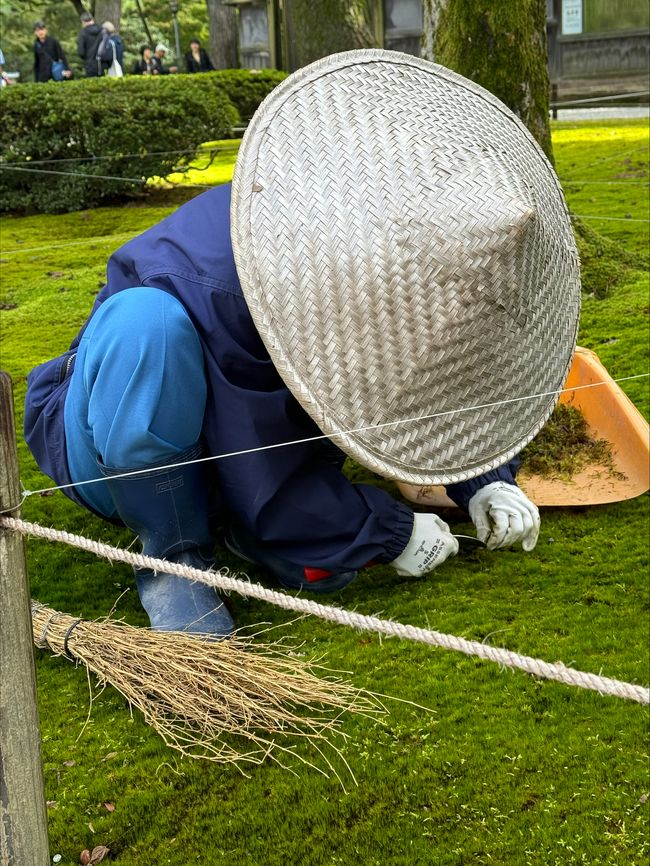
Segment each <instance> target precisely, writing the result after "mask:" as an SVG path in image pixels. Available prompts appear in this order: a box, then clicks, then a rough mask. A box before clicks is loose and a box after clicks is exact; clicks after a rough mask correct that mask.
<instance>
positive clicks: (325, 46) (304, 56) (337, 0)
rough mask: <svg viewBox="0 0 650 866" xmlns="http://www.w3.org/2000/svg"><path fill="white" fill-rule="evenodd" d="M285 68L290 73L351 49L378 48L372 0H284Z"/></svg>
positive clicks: (375, 7)
mask: <svg viewBox="0 0 650 866" xmlns="http://www.w3.org/2000/svg"><path fill="white" fill-rule="evenodd" d="M282 9H283V16H284V20H283V27H284V35H285V53H286V57H285V58H284V65H285V66H286V67H287V68H288V69H289V70H290V71H293V70H295V69H299V68H300V67H301V66H305V65H306V64H307V63H311V62H312V61H314V60H318V59H319V58H321V57H325V56H326V55H328V54H333V53H335V52H337V51H347V50H348V49H352V48H376V47H377V46H378V44H379V43H378V39H377V23H378V22H377V20H376V18H375V15H376V9H377V6H376V4H375V3H374V2H373V0H319V2H318V3H314V2H313V0H284V2H283V4H282Z"/></svg>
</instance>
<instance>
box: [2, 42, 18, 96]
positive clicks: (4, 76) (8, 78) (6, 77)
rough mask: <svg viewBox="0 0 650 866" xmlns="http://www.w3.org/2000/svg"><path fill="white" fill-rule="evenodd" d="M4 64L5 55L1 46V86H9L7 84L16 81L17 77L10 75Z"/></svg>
mask: <svg viewBox="0 0 650 866" xmlns="http://www.w3.org/2000/svg"><path fill="white" fill-rule="evenodd" d="M4 66H5V56H4V54H3V53H2V49H1V48H0V87H7V85H9V84H15V83H16V79H15V77H14V76H12V75H10V74H9V73H8V72H5V70H4Z"/></svg>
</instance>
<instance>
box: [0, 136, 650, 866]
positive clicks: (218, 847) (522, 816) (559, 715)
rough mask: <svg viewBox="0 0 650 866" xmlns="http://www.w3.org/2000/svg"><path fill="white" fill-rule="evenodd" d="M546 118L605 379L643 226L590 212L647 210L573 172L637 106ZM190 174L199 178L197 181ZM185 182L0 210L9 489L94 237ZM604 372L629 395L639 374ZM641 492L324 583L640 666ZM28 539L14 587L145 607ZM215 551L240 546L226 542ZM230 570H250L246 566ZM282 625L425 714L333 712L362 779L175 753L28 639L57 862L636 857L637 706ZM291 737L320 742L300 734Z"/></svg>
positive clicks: (555, 651) (641, 321)
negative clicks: (447, 552)
mask: <svg viewBox="0 0 650 866" xmlns="http://www.w3.org/2000/svg"><path fill="white" fill-rule="evenodd" d="M553 131H554V137H555V154H556V160H557V166H558V172H559V175H560V178H561V180H562V181H563V182H564V184H565V187H566V189H567V195H568V199H569V203H570V206H571V208H572V211H573V212H574V213H576V214H579V215H582V220H583V223H585V224H588V225H593V226H594V227H596V228H597V230H598V231H599V232H600V233H601V234H602V235H604V236H605V237H606V238H609V242H607V241H600V240H599V239H597V238H594V237H593V236H591V237H590V238H587V239H586V240H585V241H584V242H583V241H582V240H581V244H583V245H584V247H585V251H586V252H587V254H588V256H591V257H592V260H593V262H595V263H596V264H594V265H593V267H592V266H591V265H590V264H589V262H588V263H587V267H586V269H585V300H584V309H583V315H582V324H581V331H580V338H579V341H580V343H581V344H582V345H584V346H587V347H589V348H592V349H594V350H595V351H596V352H597V353H598V355H599V357H600V358H601V360H602V361H603V363H604V364H605V366H606V367H607V368H608V370H609V372H610V373H611V375H612V376H614V377H615V378H617V377H620V376H630V375H636V374H639V373H645V372H647V369H648V321H647V316H648V273H647V268H646V265H645V263H644V262H645V261H647V259H646V253H647V223H642V222H638V223H636V222H632V220H631V219H625V221H623V222H621V223H619V222H614V221H611V220H602V222H597V221H596V220H594V219H593V218H594V217H600V216H622V217H624V218H625V215H626V214H627V213H631V214H633V216H634V218H638V219H647V216H648V211H647V186H646V187H645V188H644V187H641V186H634V187H627V186H625V187H622V188H621V189H620V190H619V188H618V187H616V188H614V187H612V188H611V189H610V187H609V185H606V184H593V185H589V186H587V184H586V181H587V180H590V179H600V180H606V179H615V178H617V177H618V176H619V175H621V174H622V173H625V172H628V170H629V164H628V162H627V160H628V159H633V161H634V171H635V172H637V173H636V174H635V176H634V179H635V180H641V181H645V182H646V183H647V180H648V174H647V168H648V162H647V155H648V151H647V146H648V129H647V124H646V123H629V124H628V123H625V124H619V125H615V124H614V125H612V124H601V123H591V124H589V123H586V124H585V123H580V124H567V123H562V124H557V125H556V126H554V130H553ZM637 163H638V164H637ZM641 163H642V165H641ZM215 170H216V169H215ZM219 170H221V169H219ZM210 172H211V169H210V170H208V171H206V172H205V179H204V178H203V175H202V178H201V183H203V182H206V183H210V182H214V180H215V178H213V177H211V175H210ZM642 172H644V173H642ZM569 179H577V180H581V181H583V183H582V184H576V183H575V180H572V181H571V184H568V183H567V180H569ZM189 194H192V192H191V191H183V190H181V191H165V190H161V191H157V192H154V193H153V194H152V195H151V196H150V197H149V198H147V199H144V200H140V201H137V202H133V203H132V204H130V205H127V206H122V207H116V208H101V209H98V210H93V211H88V212H82V213H76V214H70V215H67V216H60V217H29V218H22V219H6V220H4V221H3V223H2V252H1V253H0V259H1V260H2V261H1V273H2V297H1V298H0V304H3V305H4V306H3V308H2V309H1V311H0V315H1V317H2V318H1V321H2V357H1V359H0V363H1V366H2V367H3V368H4V369H7V370H8V371H9V372H10V373H11V375H12V377H13V380H14V388H15V398H16V408H17V416H18V418H17V427H18V431H19V433H18V443H19V454H20V462H21V478H22V481H23V483H24V485H25V486H26V487H27V488H28V489H30V490H35V489H37V488H41V487H47V486H50V482H49V481H48V479H46V478H45V477H44V476H43V475H42V474H41V473H40V472H39V471H38V469H37V468H36V466H35V464H34V461H33V460H32V458H31V456H30V455H29V454H28V452H27V449H26V447H25V445H24V442H23V441H22V436H21V435H20V430H21V424H22V410H21V406H22V401H23V397H24V389H25V376H26V375H27V373H28V371H29V370H30V369H31V367H32V366H34V365H35V364H37V363H39V362H40V361H43V360H45V359H47V358H49V357H52V356H53V355H54V354H56V353H59V352H60V351H62V349H63V348H65V347H66V345H67V343H68V341H69V340H70V339H71V338H72V336H73V335H74V334H75V332H76V331H77V329H78V327H79V325H80V324H81V323H82V322H83V320H84V319H85V317H86V315H87V313H88V310H89V309H90V306H91V305H92V302H93V299H94V295H95V293H96V292H97V290H98V288H99V285H100V283H101V282H102V276H103V271H104V265H105V261H106V258H107V256H108V255H109V253H110V252H111V251H112V250H113V249H115V248H116V247H117V246H119V244H120V243H122V242H123V240H124V239H125V238H126V236H131V235H133V234H135V233H137V232H139V231H142V230H143V229H145V228H146V227H147V226H149V225H151V224H152V223H154V222H155V221H157V220H159V219H160V218H161V217H162V216H164V215H165V214H166V213H168V212H170V210H172V209H173V207H175V206H176V205H177V204H178V203H179V202H180V201H181V200H182V199H183V198H184V197H186V196H187V195H189ZM585 196H586V197H587V198H586V199H585ZM644 196H645V198H644ZM587 205H588V207H589V210H587ZM587 217H588V218H589V219H587ZM17 250H20V252H16V251H17ZM599 251H600V252H599ZM626 251H627V252H626ZM583 257H584V252H583ZM590 261H591V260H590ZM596 265H597V266H596ZM603 273H605V274H606V275H608V276H607V279H604V278H603ZM605 284H606V285H605ZM599 286H600V288H598V287H599ZM603 287H604V290H603ZM623 387H624V388H625V390H626V391H627V393H628V394H629V395H630V397H631V398H632V399H633V400H634V401H635V403H636V404H637V405H638V406H640V408H641V409H642V411H644V412H646V413H647V410H648V383H647V379H638V380H634V381H630V382H626V383H623ZM352 471H354V474H355V475H357V476H359V477H363V478H364V480H366V481H368V480H370V481H374V482H375V483H381V484H384V485H386V486H388V487H390V489H393V488H392V485H390V484H389V483H388V482H385V481H382V480H380V479H377V478H375V477H373V476H371V475H370V474H369V473H367V472H365V471H364V470H360V469H358V468H354V467H353V470H352ZM647 506H648V499H647V497H646V496H644V497H640V498H639V499H636V500H632V501H629V502H622V503H618V504H616V505H611V506H602V507H597V508H584V509H569V508H566V509H545V510H544V512H543V515H542V518H543V525H542V534H541V537H540V540H539V543H538V545H537V547H536V549H535V550H534V551H533V552H532V553H528V554H524V553H522V552H521V551H520V550H512V551H501V552H497V553H489V552H487V551H485V550H482V549H478V550H477V549H476V547H475V546H467V547H463V548H461V551H460V554H459V556H458V557H456V558H455V559H454V560H453V561H452V562H448V563H445V564H444V566H443V567H441V568H440V569H438V570H437V571H435V572H433V573H432V574H431V575H429V576H428V577H426V578H423V579H421V580H407V579H405V578H399V577H397V576H396V575H395V573H394V572H392V571H391V570H390V569H388V568H376V569H371V570H368V571H366V572H364V573H363V574H362V575H361V576H360V578H359V580H358V581H357V582H355V583H353V584H352V585H351V586H350V587H349V588H348V589H346V590H345V591H344V592H342V593H341V594H339V595H338V596H337V597H336V598H335V599H333V600H335V601H336V603H338V604H340V605H341V606H344V607H347V608H354V609H357V610H359V611H361V612H363V613H372V614H378V615H382V616H385V617H389V618H392V619H394V620H398V621H402V622H408V623H412V624H414V625H421V626H425V627H426V626H430V627H431V628H435V629H437V630H439V631H442V632H448V633H451V634H455V635H461V636H464V637H467V638H470V639H475V640H480V641H485V642H488V643H491V644H494V645H498V646H505V647H508V648H510V649H512V650H516V651H518V652H520V653H524V654H528V655H531V656H536V657H540V658H544V659H547V660H549V661H556V660H558V659H561V660H562V661H563V662H565V663H566V664H567V665H571V666H574V667H576V668H578V669H581V670H587V671H593V672H602V673H603V674H605V675H608V676H611V677H616V678H619V679H623V680H628V681H633V682H639V683H643V684H647V683H648V682H649V681H650V671H649V664H648V662H649V658H648V637H649V635H648V601H649V591H648V526H649V524H648V507H647ZM23 516H24V517H25V519H28V520H34V521H37V522H39V523H41V524H43V525H46V526H50V525H51V526H55V527H57V528H62V529H67V530H69V531H71V532H74V533H80V534H83V535H86V536H89V537H91V538H97V539H101V540H106V541H110V542H112V543H116V544H119V545H120V546H126V545H128V544H129V543H130V542H131V540H132V537H131V535H130V533H128V532H126V531H124V530H118V529H115V528H114V527H111V526H109V525H107V524H104V523H102V522H101V521H99V520H97V519H95V518H94V517H93V516H92V515H89V514H87V513H85V512H84V511H82V510H81V509H79V508H77V507H76V506H74V505H73V504H72V503H71V502H69V501H68V500H66V499H65V498H64V497H63V496H62V495H61V494H60V493H55V494H53V495H42V496H41V495H38V496H36V495H35V496H31V497H28V498H27V500H26V502H25V505H24V508H23ZM444 516H445V517H446V519H448V520H450V522H451V523H452V524H453V527H454V530H455V531H456V532H460V533H462V532H466V533H469V532H471V529H472V527H471V526H470V524H469V523H468V522H467V520H466V519H465V518H463V517H462V516H460V515H459V514H458V513H454V512H449V513H447V514H446V515H444ZM27 553H28V566H29V574H30V580H31V591H32V594H33V595H34V597H36V598H38V599H39V600H41V601H42V602H44V603H47V604H49V605H51V606H54V607H58V608H59V609H62V610H65V611H66V612H68V613H71V614H75V615H83V616H85V617H87V618H94V617H99V616H101V615H104V614H105V613H106V612H107V611H109V610H110V609H111V607H112V605H113V604H114V603H115V601H116V599H118V597H120V595H121V593H122V592H123V591H124V590H125V589H126V590H128V592H127V593H126V595H124V596H122V597H121V598H120V600H119V602H118V605H117V615H118V616H122V617H124V618H125V619H126V620H127V621H128V622H131V623H133V624H136V625H144V624H145V617H144V614H143V612H142V610H141V608H140V605H139V603H138V600H137V596H136V593H135V588H134V581H133V577H132V574H131V572H130V569H129V568H128V567H126V566H119V565H117V566H116V565H114V566H111V565H108V564H107V563H105V562H103V561H101V560H99V559H97V558H95V557H93V556H92V555H90V554H85V553H81V552H78V551H75V550H74V549H72V548H69V547H64V546H62V545H56V544H49V543H47V542H40V541H35V540H29V541H28V542H27ZM221 562H222V563H223V564H225V565H229V566H231V567H232V568H234V569H237V568H238V567H239V565H238V563H237V562H236V561H234V560H233V559H232V558H231V557H230V556H229V555H228V554H227V553H225V552H223V553H222V555H221ZM250 576H251V578H252V579H261V580H264V577H263V576H262V575H260V574H259V573H258V572H256V571H255V570H254V569H251V570H250ZM328 600H329V599H328ZM232 603H233V606H234V608H235V611H236V614H237V617H238V620H239V622H240V623H242V624H249V623H259V622H262V621H264V622H269V623H272V624H274V625H278V624H280V623H283V622H286V621H287V620H288V619H289V616H287V615H286V614H284V613H282V612H281V611H279V610H278V609H276V608H273V607H269V606H265V605H263V604H261V603H258V602H252V601H246V600H244V599H241V598H239V597H234V596H233V597H232ZM284 631H285V632H286V633H288V634H291V635H292V636H294V637H295V639H296V641H302V642H304V647H303V651H304V652H305V653H311V652H313V653H314V654H318V655H320V654H322V653H323V652H325V653H327V662H328V664H329V665H330V666H331V667H332V668H337V669H340V670H346V671H349V672H350V673H349V677H350V678H351V679H352V680H353V681H354V682H355V683H356V684H358V685H359V686H361V687H366V688H369V689H373V690H375V691H378V692H382V693H385V694H389V695H394V696H395V697H397V698H399V699H401V700H402V701H412V702H415V703H417V704H421V705H424V706H427V707H430V708H431V709H430V711H425V710H423V709H420V708H418V707H416V706H413V705H410V704H407V703H398V702H395V701H387V706H388V708H389V710H390V714H389V716H388V717H387V718H386V720H385V721H384V723H383V724H374V723H371V722H369V721H367V720H364V719H356V718H351V719H348V720H346V722H345V730H346V732H347V733H348V734H349V736H350V742H349V745H348V746H347V747H346V748H345V757H346V758H347V760H348V762H349V764H350V767H351V769H352V770H353V772H354V774H355V776H356V779H357V783H358V784H357V785H354V784H352V783H348V785H347V793H344V792H343V790H342V788H341V786H340V784H339V783H338V782H337V781H336V779H334V778H325V777H323V776H321V775H319V774H318V773H316V772H315V771H310V770H307V769H304V768H303V769H301V770H299V771H297V772H298V775H292V774H291V773H289V772H288V771H286V770H282V769H281V768H279V767H277V766H274V765H267V766H261V767H253V768H251V769H250V770H249V771H248V772H249V776H248V778H245V777H243V776H242V775H240V774H239V773H238V772H237V770H235V769H234V768H233V767H230V766H224V767H221V766H215V765H210V764H207V763H203V762H193V761H189V760H181V759H179V757H178V756H177V755H176V754H175V753H174V752H172V751H170V750H168V749H167V748H165V746H164V745H163V743H162V742H161V741H160V739H159V738H158V736H157V735H156V734H155V733H154V732H153V731H152V730H151V729H150V728H149V727H147V725H146V724H145V723H144V722H143V720H142V718H141V717H140V716H139V715H133V716H132V715H131V714H130V713H129V711H128V707H127V706H126V705H125V702H124V700H123V699H122V698H121V697H120V696H119V695H118V694H117V693H115V692H114V691H113V690H112V689H110V688H108V689H106V690H105V691H104V692H102V693H101V694H99V695H97V696H95V699H94V701H93V702H92V705H91V704H90V697H89V690H88V682H87V678H86V674H85V672H84V670H83V669H81V668H75V667H74V666H73V665H71V664H70V663H69V662H67V661H65V660H62V659H55V658H52V657H51V656H50V655H48V654H47V653H46V652H43V651H39V652H37V658H36V662H37V678H38V697H39V710H40V718H41V730H42V741H43V762H44V768H45V780H46V796H47V800H48V801H49V805H48V816H49V831H50V840H51V853H52V854H55V853H60V854H61V855H62V858H63V859H62V861H61V862H62V863H63V864H73V863H76V862H78V858H79V852H80V851H81V850H82V849H83V848H92V847H93V845H96V844H106V845H109V846H110V847H111V849H112V852H113V855H114V856H115V858H116V862H119V863H122V864H125V866H139V864H143V863H160V864H173V866H186V864H190V863H203V864H211V866H212V864H214V866H217V864H224V866H234V864H237V866H238V864H244V863H245V864H255V866H286V864H300V866H303V864H312V866H320V864H357V863H359V864H386V863H390V864H404V866H413V864H435V866H438V864H441V866H446V864H450V866H451V864H454V866H457V864H458V866H459V864H469V863H474V864H479V863H483V864H509V866H510V864H515V866H517V864H535V866H551V864H562V866H565V864H578V863H584V864H589V866H596V864H602V866H605V864H607V866H609V864H621V866H636V864H639V866H640V864H645V863H647V860H648V853H649V849H650V843H649V842H648V835H647V822H648V808H649V805H650V804H649V802H648V793H649V792H650V778H649V773H648V755H647V744H648V740H647V733H648V710H647V708H645V707H641V706H639V705H637V704H632V703H627V702H623V701H620V700H617V699H614V698H607V697H601V696H599V695H598V694H596V693H592V692H585V691H580V690H577V689H572V688H568V687H566V686H562V685H559V684H555V683H552V682H548V681H538V680H535V679H533V678H531V677H529V676H526V675H524V674H521V673H514V672H512V671H510V670H502V669H500V668H498V667H497V666H495V665H492V664H488V663H481V662H478V661H475V660H473V659H469V658H465V657H464V656H462V655H459V654H456V653H453V652H446V651H444V650H434V649H428V648H425V647H423V646H420V645H417V644H409V643H406V642H400V641H397V640H383V641H380V640H379V639H378V638H377V637H376V636H373V635H370V634H362V633H359V632H356V631H352V630H350V629H346V628H343V627H337V626H333V625H328V624H326V623H324V622H322V621H320V620H316V619H307V620H301V621H298V622H293V623H292V624H291V625H289V626H287V627H286V628H285V629H284ZM303 754H304V755H305V756H311V757H312V758H315V757H316V756H315V755H313V754H311V753H310V752H309V750H308V749H307V748H306V747H305V749H304V750H303ZM339 769H340V770H341V771H342V772H343V768H342V766H340V767H339ZM106 803H108V804H111V805H114V806H115V808H114V810H113V811H109V810H108V809H107V808H106V805H105V804H106Z"/></svg>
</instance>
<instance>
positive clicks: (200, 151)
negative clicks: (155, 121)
mask: <svg viewBox="0 0 650 866" xmlns="http://www.w3.org/2000/svg"><path fill="white" fill-rule="evenodd" d="M237 148H239V139H236V140H233V143H232V144H226V145H222V146H219V147H206V148H204V147H203V146H202V145H199V147H198V148H197V149H196V150H148V151H146V152H145V153H122V154H109V155H107V156H61V157H52V158H51V159H25V160H23V162H22V163H21V165H22V164H24V165H42V164H44V163H47V162H56V163H59V162H99V161H101V160H120V161H123V160H125V159H147V157H150V156H208V155H212V154H213V153H223V152H226V153H228V152H230V151H232V150H235V149H237Z"/></svg>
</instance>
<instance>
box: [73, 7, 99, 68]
mask: <svg viewBox="0 0 650 866" xmlns="http://www.w3.org/2000/svg"><path fill="white" fill-rule="evenodd" d="M79 19H80V21H81V30H80V31H79V36H78V37H77V54H78V55H79V57H81V59H82V61H83V64H84V70H85V73H86V77H87V78H98V77H99V76H100V75H102V64H101V61H98V59H97V51H98V49H99V45H100V43H101V41H102V28H101V27H100V26H99V24H95V19H94V18H93V16H92V15H91V14H90V12H82V13H81V15H80V16H79Z"/></svg>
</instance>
